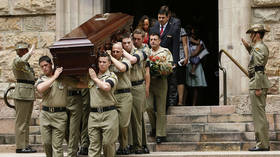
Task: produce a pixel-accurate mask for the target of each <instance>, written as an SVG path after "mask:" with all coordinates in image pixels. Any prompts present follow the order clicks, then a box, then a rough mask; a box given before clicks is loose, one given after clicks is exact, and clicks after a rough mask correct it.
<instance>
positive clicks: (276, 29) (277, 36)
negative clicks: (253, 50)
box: [274, 24, 280, 40]
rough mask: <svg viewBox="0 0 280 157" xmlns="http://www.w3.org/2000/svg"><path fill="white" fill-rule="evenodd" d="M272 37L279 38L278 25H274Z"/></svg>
mask: <svg viewBox="0 0 280 157" xmlns="http://www.w3.org/2000/svg"><path fill="white" fill-rule="evenodd" d="M274 39H275V40H279V39H280V25H279V24H278V25H276V26H275V28H274Z"/></svg>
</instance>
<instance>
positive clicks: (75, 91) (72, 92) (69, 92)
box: [67, 90, 82, 96]
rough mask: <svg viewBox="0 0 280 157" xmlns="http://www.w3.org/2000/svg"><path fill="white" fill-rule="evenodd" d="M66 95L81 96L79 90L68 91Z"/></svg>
mask: <svg viewBox="0 0 280 157" xmlns="http://www.w3.org/2000/svg"><path fill="white" fill-rule="evenodd" d="M67 94H68V96H74V95H82V92H81V91H80V90H69V91H68V92H67Z"/></svg>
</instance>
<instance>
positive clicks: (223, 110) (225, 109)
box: [210, 105, 235, 114]
mask: <svg viewBox="0 0 280 157" xmlns="http://www.w3.org/2000/svg"><path fill="white" fill-rule="evenodd" d="M210 112H211V114H233V113H234V112H235V105H227V106H211V107H210Z"/></svg>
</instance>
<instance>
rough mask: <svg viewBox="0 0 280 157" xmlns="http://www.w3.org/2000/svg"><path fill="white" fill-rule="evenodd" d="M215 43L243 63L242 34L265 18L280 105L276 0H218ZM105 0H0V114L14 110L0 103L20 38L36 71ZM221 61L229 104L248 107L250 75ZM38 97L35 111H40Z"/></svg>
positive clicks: (272, 101)
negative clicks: (32, 49)
mask: <svg viewBox="0 0 280 157" xmlns="http://www.w3.org/2000/svg"><path fill="white" fill-rule="evenodd" d="M218 2H219V6H218V8H217V9H219V49H226V50H227V51H228V52H229V53H230V54H231V55H232V56H233V57H234V58H235V59H236V60H237V61H238V62H239V63H240V64H241V65H242V66H243V67H245V68H246V66H247V64H248V60H249V55H248V53H247V52H246V50H245V48H244V47H243V45H242V43H241V40H240V39H241V38H245V39H249V36H247V35H246V34H245V32H246V29H247V28H248V27H249V25H250V24H252V23H264V24H265V25H266V27H268V28H270V32H269V33H268V34H267V35H266V37H265V39H264V40H265V43H266V44H267V45H268V46H269V49H270V56H269V62H268V66H267V73H268V75H269V79H270V80H271V82H272V84H273V87H272V88H271V89H270V94H269V96H268V104H269V105H268V107H267V109H268V111H269V112H279V111H280V103H279V102H280V93H279V92H280V91H279V84H280V81H279V76H280V70H279V68H280V62H279V60H280V0H219V1H218ZM104 3H105V1H103V0H1V1H0V96H1V99H0V117H1V116H13V115H14V112H13V110H11V109H7V107H6V106H5V105H4V103H3V99H2V97H3V91H4V90H5V89H7V87H9V86H11V85H12V84H13V82H15V79H14V77H13V74H12V71H11V63H12V60H13V58H14V57H15V56H16V53H15V51H14V50H13V49H14V45H15V43H17V42H18V41H22V40H23V41H26V42H28V43H30V44H31V43H35V44H36V50H35V51H36V53H35V55H34V56H32V58H31V66H32V67H34V69H35V71H36V76H37V77H38V76H39V75H40V73H39V72H40V69H39V65H38V63H37V61H38V58H39V57H40V56H41V55H50V53H49V50H48V48H47V47H48V46H50V45H51V44H53V43H54V41H56V40H58V39H59V38H61V37H62V36H63V35H65V34H66V33H68V32H70V31H71V30H72V29H74V28H76V27H77V26H79V25H80V24H82V23H83V22H85V21H86V20H87V19H89V18H90V17H92V16H94V15H95V14H98V13H104V9H103V8H104V5H105V4H104ZM222 64H223V66H224V67H225V68H226V69H227V86H228V89H227V92H228V105H236V106H237V112H240V113H247V112H249V105H248V104H249V98H248V85H247V83H248V78H247V77H246V76H245V75H244V74H243V73H242V72H241V71H240V70H239V69H238V68H237V67H236V66H235V65H234V64H233V63H232V62H231V61H229V59H228V58H227V57H225V56H223V57H222ZM222 76H223V75H222V73H220V96H221V97H220V100H221V101H220V105H223V83H222V82H223V81H222V80H223V78H222ZM38 102H39V101H36V103H35V107H34V110H35V112H34V113H33V116H35V117H36V116H38V112H39V106H38Z"/></svg>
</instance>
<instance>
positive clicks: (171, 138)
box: [166, 133, 200, 142]
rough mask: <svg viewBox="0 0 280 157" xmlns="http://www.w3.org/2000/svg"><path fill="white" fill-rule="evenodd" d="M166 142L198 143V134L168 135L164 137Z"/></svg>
mask: <svg viewBox="0 0 280 157" xmlns="http://www.w3.org/2000/svg"><path fill="white" fill-rule="evenodd" d="M166 140H167V141H168V142H199V141H200V134H198V133H183V134H181V133H168V135H167V136H166Z"/></svg>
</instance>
